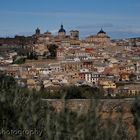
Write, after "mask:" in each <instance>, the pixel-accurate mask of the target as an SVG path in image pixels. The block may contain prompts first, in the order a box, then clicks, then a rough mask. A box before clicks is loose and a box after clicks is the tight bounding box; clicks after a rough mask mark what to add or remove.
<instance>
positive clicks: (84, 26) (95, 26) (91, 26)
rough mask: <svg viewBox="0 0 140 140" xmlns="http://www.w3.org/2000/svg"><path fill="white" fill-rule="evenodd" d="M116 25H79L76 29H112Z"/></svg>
mask: <svg viewBox="0 0 140 140" xmlns="http://www.w3.org/2000/svg"><path fill="white" fill-rule="evenodd" d="M113 26H114V25H113V24H111V23H104V24H89V25H79V26H77V27H76V28H78V29H92V28H103V27H105V28H110V27H113Z"/></svg>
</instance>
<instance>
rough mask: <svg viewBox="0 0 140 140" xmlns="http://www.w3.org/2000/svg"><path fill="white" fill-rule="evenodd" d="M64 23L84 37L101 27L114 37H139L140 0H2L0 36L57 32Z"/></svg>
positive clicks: (94, 32)
mask: <svg viewBox="0 0 140 140" xmlns="http://www.w3.org/2000/svg"><path fill="white" fill-rule="evenodd" d="M61 24H63V25H64V28H65V30H66V31H67V34H69V31H70V30H75V29H76V30H79V31H80V37H81V38H84V37H86V36H89V35H94V34H96V33H97V32H98V31H99V30H100V29H101V28H103V30H104V31H106V32H107V34H108V35H109V36H110V37H111V38H113V39H118V38H130V37H140V0H1V2H0V37H8V36H14V35H32V34H34V31H35V29H36V28H37V27H39V28H40V29H41V33H43V32H46V31H51V32H52V33H53V34H57V31H58V30H59V28H60V25H61Z"/></svg>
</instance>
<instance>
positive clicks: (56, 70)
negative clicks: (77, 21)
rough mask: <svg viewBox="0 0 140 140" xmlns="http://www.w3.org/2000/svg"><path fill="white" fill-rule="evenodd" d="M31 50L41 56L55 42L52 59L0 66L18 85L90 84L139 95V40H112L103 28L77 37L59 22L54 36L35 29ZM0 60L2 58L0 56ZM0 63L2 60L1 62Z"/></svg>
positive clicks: (107, 90) (114, 92) (107, 91)
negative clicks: (82, 37)
mask: <svg viewBox="0 0 140 140" xmlns="http://www.w3.org/2000/svg"><path fill="white" fill-rule="evenodd" d="M35 37H36V40H37V41H36V43H35V44H34V45H33V46H32V50H34V51H35V52H37V53H40V55H43V54H44V53H43V51H44V52H48V50H47V47H46V46H47V45H49V44H55V45H57V46H58V48H57V50H56V59H55V60H49V59H46V60H30V61H29V60H28V61H26V63H25V64H22V65H14V64H9V65H0V70H2V71H5V72H6V73H7V74H8V75H11V76H13V77H14V78H15V79H16V81H17V83H18V85H19V86H23V87H24V86H26V87H28V88H29V89H36V90H40V89H41V88H45V89H48V90H52V91H53V90H55V89H56V90H58V89H59V88H60V87H62V86H65V85H76V86H82V85H89V86H95V87H98V88H102V89H103V91H104V94H105V95H108V94H109V95H111V96H116V95H119V96H125V95H126V96H128V95H129V96H131V95H132V96H133V95H137V94H140V39H139V38H137V39H125V40H111V39H110V37H109V36H108V35H107V34H106V32H104V31H103V30H102V29H101V30H100V31H99V32H98V33H97V35H92V36H89V37H87V38H85V39H84V40H80V39H79V31H77V30H74V31H71V32H70V35H69V36H68V35H66V31H65V29H64V28H63V25H61V28H60V30H59V31H58V35H57V36H52V34H51V33H50V32H48V31H47V32H46V33H44V34H41V33H40V30H39V29H37V30H36V34H35ZM0 62H2V59H1V57H0ZM0 64H2V63H0Z"/></svg>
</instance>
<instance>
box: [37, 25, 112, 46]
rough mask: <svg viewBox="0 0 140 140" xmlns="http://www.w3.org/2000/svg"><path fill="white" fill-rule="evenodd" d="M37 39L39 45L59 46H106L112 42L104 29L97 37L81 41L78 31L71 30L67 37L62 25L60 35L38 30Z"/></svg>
mask: <svg viewBox="0 0 140 140" xmlns="http://www.w3.org/2000/svg"><path fill="white" fill-rule="evenodd" d="M35 37H36V39H37V40H38V43H42V42H45V43H53V44H57V45H59V46H71V45H80V44H81V43H82V42H87V43H94V44H100V45H106V44H108V43H109V42H110V37H109V36H108V35H107V34H106V32H104V31H103V29H101V30H100V31H99V32H98V33H97V35H91V36H89V37H87V38H85V39H84V40H80V39H79V31H78V30H71V31H70V35H67V33H66V30H65V29H64V27H63V25H61V27H60V29H59V30H58V35H56V36H54V35H52V33H51V32H49V31H47V32H45V33H43V34H41V33H40V29H39V28H37V29H36V33H35Z"/></svg>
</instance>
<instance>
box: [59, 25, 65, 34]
mask: <svg viewBox="0 0 140 140" xmlns="http://www.w3.org/2000/svg"><path fill="white" fill-rule="evenodd" d="M58 32H59V33H61V32H64V33H65V32H66V31H65V29H64V28H63V25H61V28H60V30H59V31H58Z"/></svg>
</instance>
